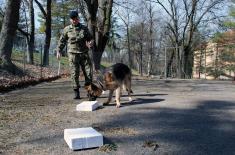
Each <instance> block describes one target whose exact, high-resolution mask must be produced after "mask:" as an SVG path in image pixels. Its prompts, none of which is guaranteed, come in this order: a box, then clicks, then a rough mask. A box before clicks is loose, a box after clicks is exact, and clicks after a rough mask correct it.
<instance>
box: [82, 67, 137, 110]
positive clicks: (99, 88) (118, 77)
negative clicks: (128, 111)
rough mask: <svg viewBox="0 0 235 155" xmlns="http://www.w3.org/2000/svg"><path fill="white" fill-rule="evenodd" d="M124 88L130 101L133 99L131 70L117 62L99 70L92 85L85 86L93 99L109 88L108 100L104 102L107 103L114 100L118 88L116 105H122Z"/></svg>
mask: <svg viewBox="0 0 235 155" xmlns="http://www.w3.org/2000/svg"><path fill="white" fill-rule="evenodd" d="M122 88H123V89H125V90H126V91H127V92H128V96H129V101H132V99H131V93H133V92H132V90H131V70H130V68H129V67H128V66H127V65H125V64H122V63H116V64H114V65H112V66H111V67H109V68H106V69H105V71H104V72H99V73H98V75H97V79H96V81H93V82H92V83H91V84H90V85H88V86H85V89H86V90H87V92H88V97H89V98H92V100H96V98H97V97H99V96H101V94H102V92H103V91H106V90H109V97H108V100H107V101H106V102H105V103H104V105H107V104H109V103H110V101H111V100H112V96H113V92H114V91H115V90H116V95H115V98H116V107H117V108H119V107H120V106H121V103H120V97H121V91H122Z"/></svg>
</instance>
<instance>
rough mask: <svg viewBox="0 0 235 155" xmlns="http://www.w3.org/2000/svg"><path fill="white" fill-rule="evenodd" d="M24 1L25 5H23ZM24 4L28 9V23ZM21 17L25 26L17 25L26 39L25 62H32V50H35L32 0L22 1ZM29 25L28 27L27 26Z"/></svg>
mask: <svg viewBox="0 0 235 155" xmlns="http://www.w3.org/2000/svg"><path fill="white" fill-rule="evenodd" d="M25 3H26V5H25ZM26 6H27V7H28V9H29V23H28V19H27V10H26ZM22 7H23V14H24V15H23V17H22V19H24V22H25V26H24V27H25V28H24V27H23V28H21V27H20V26H19V27H18V31H19V32H21V34H23V35H24V36H25V37H26V40H27V60H26V61H27V63H29V64H33V63H34V61H33V52H34V50H35V46H34V42H35V34H34V32H35V21H34V8H33V0H24V1H23V6H22ZM28 27H29V28H28ZM25 29H26V30H25Z"/></svg>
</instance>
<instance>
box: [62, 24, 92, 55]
mask: <svg viewBox="0 0 235 155" xmlns="http://www.w3.org/2000/svg"><path fill="white" fill-rule="evenodd" d="M90 40H92V36H91V34H90V33H89V31H88V29H87V27H85V26H84V25H82V24H80V23H79V24H78V25H72V24H71V25H69V26H67V27H65V28H64V30H63V33H62V34H61V37H60V39H59V42H58V46H57V51H59V52H60V53H61V51H62V50H63V48H64V47H65V45H66V44H68V52H69V53H84V52H87V51H88V50H89V49H88V47H87V46H86V41H90Z"/></svg>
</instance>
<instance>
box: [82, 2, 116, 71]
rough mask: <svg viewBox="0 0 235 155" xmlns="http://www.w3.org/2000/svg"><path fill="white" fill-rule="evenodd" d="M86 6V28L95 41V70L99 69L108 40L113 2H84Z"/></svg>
mask: <svg viewBox="0 0 235 155" xmlns="http://www.w3.org/2000/svg"><path fill="white" fill-rule="evenodd" d="M84 1H85V3H86V6H87V11H88V14H87V15H86V20H87V21H88V28H89V31H90V32H91V34H92V35H93V37H94V39H95V43H94V48H93V49H92V54H93V58H94V59H93V60H94V66H95V70H99V69H100V62H101V58H102V54H103V52H104V49H105V46H106V44H107V42H108V40H109V34H110V27H111V14H112V6H113V0H99V1H98V0H96V1H94V0H84Z"/></svg>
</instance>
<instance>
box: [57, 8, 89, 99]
mask: <svg viewBox="0 0 235 155" xmlns="http://www.w3.org/2000/svg"><path fill="white" fill-rule="evenodd" d="M69 17H70V22H71V24H70V25H69V26H67V27H65V28H64V30H63V33H62V35H61V37H60V39H59V42H58V46H57V59H60V57H61V52H62V50H63V48H64V47H65V45H66V44H68V57H69V65H70V68H71V79H72V86H73V89H74V93H75V96H74V99H80V93H79V88H80V84H79V72H80V67H81V69H82V72H83V75H84V77H85V85H89V84H90V83H91V82H92V73H91V69H92V64H91V59H90V57H89V54H88V51H89V49H90V48H91V47H92V46H93V40H92V36H91V34H90V33H89V31H88V29H87V27H86V26H84V25H82V24H81V23H80V22H79V18H78V12H77V11H71V12H70V14H69ZM89 100H91V99H89Z"/></svg>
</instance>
